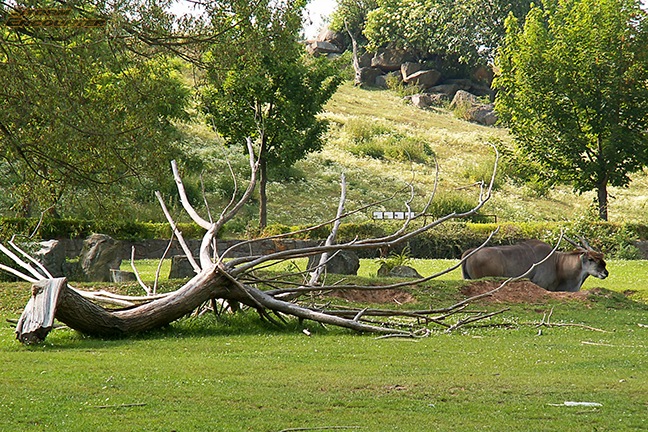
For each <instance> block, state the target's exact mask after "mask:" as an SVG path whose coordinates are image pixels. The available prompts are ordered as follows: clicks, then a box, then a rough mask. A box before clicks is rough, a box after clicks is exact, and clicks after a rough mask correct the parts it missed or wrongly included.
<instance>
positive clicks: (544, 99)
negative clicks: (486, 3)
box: [494, 0, 648, 219]
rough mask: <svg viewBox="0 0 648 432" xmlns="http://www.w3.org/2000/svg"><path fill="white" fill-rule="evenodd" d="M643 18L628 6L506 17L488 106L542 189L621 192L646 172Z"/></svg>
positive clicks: (626, 1)
mask: <svg viewBox="0 0 648 432" xmlns="http://www.w3.org/2000/svg"><path fill="white" fill-rule="evenodd" d="M647 18H648V15H647V14H646V12H645V11H643V10H642V9H641V8H640V6H639V3H638V2H635V1H633V0H623V1H618V0H605V1H594V0H569V1H564V2H560V3H559V4H558V3H556V2H552V1H546V2H544V8H543V7H541V6H535V7H534V8H533V9H532V10H531V11H530V12H529V14H528V15H527V18H526V22H525V23H524V26H520V24H519V23H518V20H516V19H515V18H513V17H510V18H509V19H508V20H507V24H506V28H507V36H506V39H505V42H504V44H503V46H502V48H501V50H500V51H499V57H498V59H497V64H498V66H499V69H500V76H499V77H497V78H496V81H495V84H494V85H495V87H496V88H497V89H498V90H499V92H498V96H497V101H496V107H497V110H498V112H499V114H500V118H501V119H503V121H504V122H506V123H507V124H508V125H510V127H511V131H512V132H513V134H514V135H515V137H516V140H517V142H518V144H519V148H520V150H521V151H522V153H523V154H524V156H525V157H527V158H528V159H529V160H530V161H531V163H533V164H536V165H538V166H540V167H541V169H540V170H537V171H536V172H539V173H542V175H543V177H544V178H545V179H546V181H547V182H549V183H550V182H555V181H564V182H567V183H569V184H572V185H573V187H574V189H575V190H576V191H578V192H585V191H589V190H596V191H597V194H598V196H597V202H598V206H599V216H600V217H601V218H602V219H607V204H608V203H607V201H608V197H607V194H608V192H607V188H608V186H627V185H628V184H629V182H630V177H629V174H631V173H634V172H638V171H640V170H641V169H642V168H643V167H644V166H646V164H648V134H646V130H645V119H646V116H647V115H648V87H647V86H646V85H645V83H646V80H648V53H647V51H646V49H645V47H646V44H648V30H647V27H646V25H645V23H646V19H647Z"/></svg>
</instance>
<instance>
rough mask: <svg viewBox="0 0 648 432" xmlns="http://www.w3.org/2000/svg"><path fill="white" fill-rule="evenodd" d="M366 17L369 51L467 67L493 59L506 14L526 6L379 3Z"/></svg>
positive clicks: (406, 0)
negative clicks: (396, 51) (389, 49)
mask: <svg viewBox="0 0 648 432" xmlns="http://www.w3.org/2000/svg"><path fill="white" fill-rule="evenodd" d="M377 4H378V7H377V8H374V9H373V10H371V11H370V12H369V13H368V14H367V18H366V26H365V30H364V32H365V36H366V37H367V39H368V41H369V44H370V49H376V48H379V47H382V46H388V45H389V46H394V47H399V48H406V49H408V50H412V51H414V52H416V53H418V55H419V56H421V57H422V58H425V57H429V56H430V55H433V56H437V57H440V58H442V59H451V60H454V61H457V62H459V63H460V64H465V65H469V66H474V65H476V64H480V63H485V62H488V61H490V60H492V56H493V52H494V50H495V49H496V48H497V46H498V45H499V43H500V41H501V39H502V37H503V26H502V24H503V22H504V19H505V18H506V16H507V15H508V14H509V13H511V12H512V13H514V14H516V15H517V16H524V15H525V14H526V12H527V11H528V9H529V5H530V1H527V0H521V1H515V2H508V1H503V0H495V1H492V0H459V1H454V0H377Z"/></svg>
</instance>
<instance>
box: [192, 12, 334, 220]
mask: <svg viewBox="0 0 648 432" xmlns="http://www.w3.org/2000/svg"><path fill="white" fill-rule="evenodd" d="M228 7H229V9H228V10H229V11H230V12H231V14H230V15H228V19H230V20H232V21H233V22H235V23H236V24H235V25H232V28H233V31H232V32H229V33H228V34H227V38H228V39H227V40H229V43H225V41H221V42H219V43H218V44H217V45H216V46H215V47H214V50H213V51H212V52H211V53H210V54H209V55H208V56H207V60H206V63H207V78H206V84H205V86H204V87H203V88H202V92H201V94H202V102H203V109H204V111H205V112H206V114H207V115H208V120H209V122H210V123H211V124H212V125H213V126H214V128H215V129H216V130H217V131H218V132H219V133H220V134H221V135H222V136H223V137H224V138H225V140H226V142H227V143H228V144H230V145H241V144H244V143H245V138H246V137H252V138H253V139H254V140H255V141H256V142H257V143H258V146H259V153H258V155H257V157H258V159H259V171H260V172H259V195H260V208H259V225H260V227H261V228H264V227H265V226H266V224H267V194H266V185H267V182H268V169H269V168H270V167H274V168H283V167H290V166H291V165H292V164H294V163H295V162H296V161H298V160H300V159H302V158H303V157H304V156H305V155H306V154H308V153H309V152H312V151H315V150H319V149H320V148H321V147H322V144H323V143H322V134H323V133H324V132H325V130H326V127H327V123H326V121H324V120H322V119H319V118H317V114H318V113H320V112H321V111H322V109H323V106H324V104H325V103H326V102H327V101H328V100H329V98H330V97H331V96H332V95H333V93H334V92H335V90H336V89H337V86H338V85H339V82H340V80H339V78H338V77H337V75H336V74H335V73H334V72H333V69H332V68H331V67H330V66H329V64H328V63H327V62H326V60H325V59H312V58H307V57H305V56H304V53H303V46H302V44H301V43H300V42H299V41H298V35H299V32H300V29H301V15H302V11H303V7H304V4H303V3H301V2H293V1H287V2H276V1H274V0H264V1H260V2H256V3H254V4H250V3H248V2H247V1H240V2H230V3H228ZM224 46H228V47H230V49H227V50H225V49H223V47H224Z"/></svg>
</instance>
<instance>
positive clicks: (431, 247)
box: [264, 221, 648, 259]
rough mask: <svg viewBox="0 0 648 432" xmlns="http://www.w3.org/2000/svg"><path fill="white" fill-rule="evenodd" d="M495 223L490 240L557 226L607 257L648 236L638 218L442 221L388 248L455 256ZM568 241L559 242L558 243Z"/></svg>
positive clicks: (282, 229)
mask: <svg viewBox="0 0 648 432" xmlns="http://www.w3.org/2000/svg"><path fill="white" fill-rule="evenodd" d="M400 226H401V225H400V224H399V223H398V222H386V221H381V222H365V223H360V224H342V225H341V226H340V231H339V235H338V241H340V242H343V241H350V240H353V239H354V238H358V239H366V238H371V237H381V236H384V235H386V234H388V233H391V232H394V231H396V230H397V229H398V228H400ZM498 227H499V230H498V232H497V234H495V236H494V237H493V239H492V240H491V244H492V245H506V244H513V243H517V242H519V241H523V240H528V239H532V238H536V239H540V240H543V241H546V242H547V243H550V244H555V243H556V241H557V240H558V238H559V236H560V232H561V230H562V231H564V233H565V235H566V236H569V237H570V238H572V239H574V240H576V241H578V237H579V236H583V237H585V238H586V239H587V240H588V241H589V242H590V244H591V246H592V247H594V248H595V249H598V250H601V251H602V252H604V253H605V254H607V255H608V256H609V257H613V258H623V259H637V258H641V255H640V253H639V250H638V249H637V248H636V246H635V245H634V243H635V242H636V241H637V240H644V239H648V226H647V225H642V224H625V223H623V224H622V223H609V222H591V221H579V222H572V223H556V222H528V223H527V222H524V223H510V222H508V223H501V224H495V223H472V222H446V223H444V224H441V225H439V226H437V227H435V228H433V229H431V230H429V231H427V232H425V233H423V234H421V235H419V236H417V237H415V238H413V239H411V240H409V241H408V242H406V243H403V244H402V245H398V246H397V247H394V248H393V250H392V252H395V253H400V252H402V250H403V249H404V248H405V247H408V248H409V253H410V254H411V256H412V257H414V258H458V257H460V256H461V254H462V253H463V251H465V250H466V249H469V248H472V247H477V246H479V245H480V244H482V243H483V242H484V241H485V240H486V239H487V238H488V236H489V235H490V233H491V232H493V231H495V229H497V228H498ZM300 228H303V227H297V226H293V227H289V226H284V225H272V226H270V227H268V228H267V229H266V230H265V231H264V235H266V236H267V235H273V234H280V233H288V232H292V231H296V230H298V229H300ZM330 229H331V227H330V226H325V227H322V228H319V229H317V230H315V231H311V232H308V233H304V234H302V235H301V236H299V237H300V238H304V239H324V238H326V236H327V235H328V233H329V230H330ZM570 247H571V246H569V245H568V244H566V243H565V244H564V246H562V247H561V248H562V249H569V248H570ZM378 254H379V252H378V251H377V250H372V251H367V252H366V253H362V254H361V256H363V257H375V256H378Z"/></svg>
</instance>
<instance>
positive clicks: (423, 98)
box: [409, 93, 448, 109]
mask: <svg viewBox="0 0 648 432" xmlns="http://www.w3.org/2000/svg"><path fill="white" fill-rule="evenodd" d="M409 100H410V102H411V103H412V105H414V106H415V107H417V108H421V109H426V108H430V107H435V106H442V105H443V104H444V103H445V102H446V101H447V100H448V97H447V96H446V95H444V94H442V93H436V94H427V93H419V94H415V95H412V96H410V97H409Z"/></svg>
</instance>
